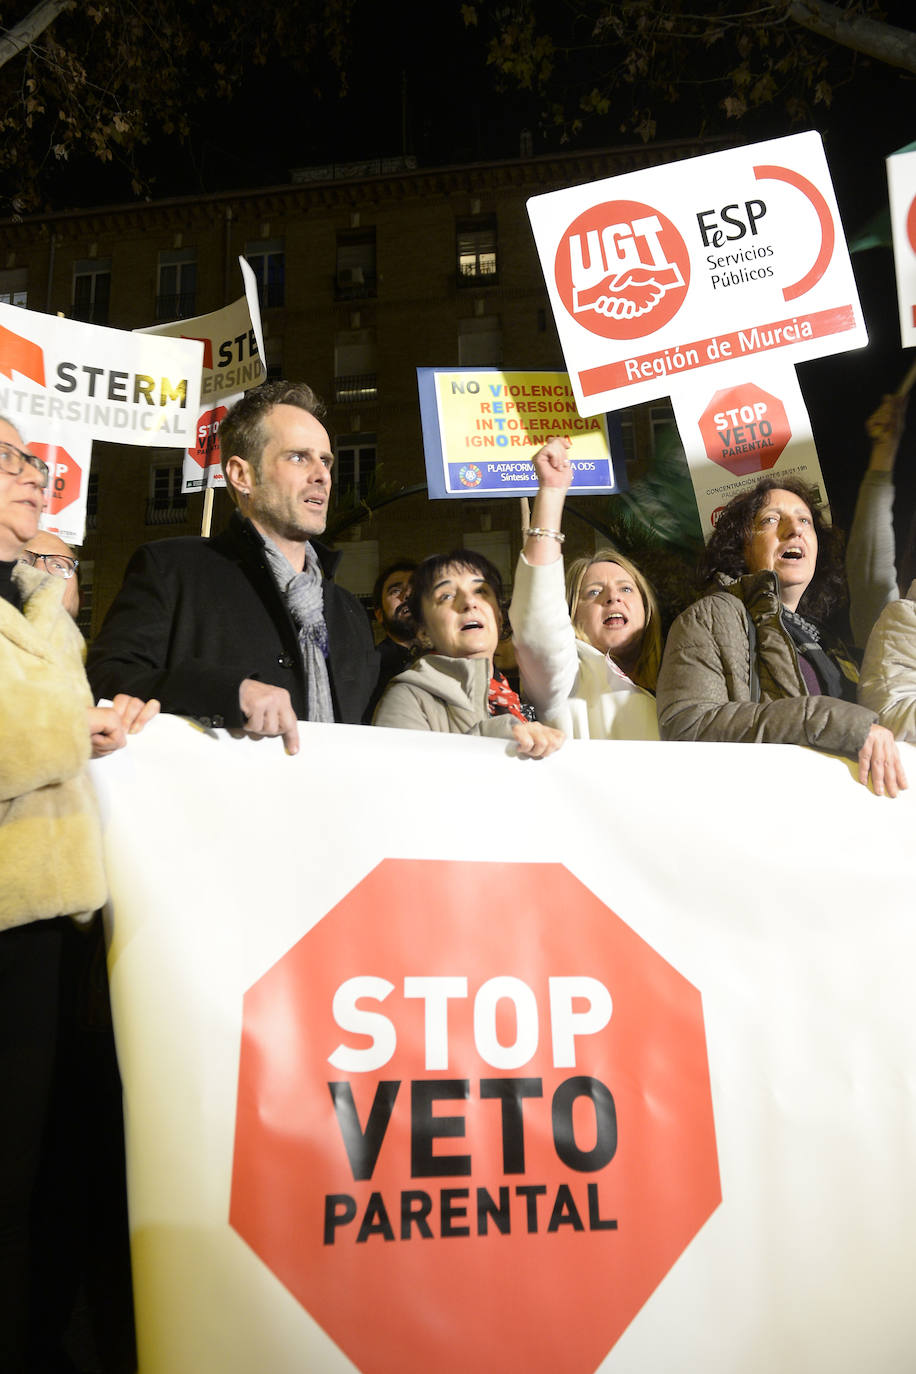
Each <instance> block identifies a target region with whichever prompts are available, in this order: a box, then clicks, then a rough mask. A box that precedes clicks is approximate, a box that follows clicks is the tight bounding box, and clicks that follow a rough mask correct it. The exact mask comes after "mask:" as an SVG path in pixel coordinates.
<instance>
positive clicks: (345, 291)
mask: <svg viewBox="0 0 916 1374" xmlns="http://www.w3.org/2000/svg"><path fill="white" fill-rule="evenodd" d="M376 283H377V275H376V269H375V230H374V229H350V230H342V231H341V232H340V233H339V234H338V235H337V274H336V277H335V286H334V294H335V296H336V298H337V300H339V301H355V300H366V299H367V298H370V297H372V296H374V295H375V292H376Z"/></svg>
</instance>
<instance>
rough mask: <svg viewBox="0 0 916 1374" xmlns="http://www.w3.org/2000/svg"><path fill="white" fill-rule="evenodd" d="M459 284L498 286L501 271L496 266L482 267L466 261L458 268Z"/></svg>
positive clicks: (467, 285)
mask: <svg viewBox="0 0 916 1374" xmlns="http://www.w3.org/2000/svg"><path fill="white" fill-rule="evenodd" d="M457 276H458V285H459V286H465V287H476V288H477V289H478V290H479V289H480V287H481V286H498V285H499V273H498V272H497V270H496V268H495V267H493V268H490V269H486V268H481V267H478V266H474V265H473V264H470V263H465V264H463V265H462V266H460V267H459V268H458V274H457Z"/></svg>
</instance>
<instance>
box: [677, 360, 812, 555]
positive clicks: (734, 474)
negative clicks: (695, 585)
mask: <svg viewBox="0 0 916 1374" xmlns="http://www.w3.org/2000/svg"><path fill="white" fill-rule="evenodd" d="M745 368H746V369H747V370H746V372H745V373H744V375H743V376H741V375H740V374H738V373H737V370H736V369H735V368H711V369H710V370H709V371H708V372H704V373H703V374H702V375H701V377H700V378H695V377H694V378H691V379H690V380H689V381H685V382H684V384H683V386H680V387H672V389H671V404H672V407H673V408H674V418H675V420H676V422H677V427H678V433H679V434H680V436H681V443H682V444H683V445H684V452H685V454H686V456H687V466H688V467H689V468H690V479H691V481H692V482H693V490H694V494H695V496H696V499H697V509H698V510H699V512H700V527H701V529H702V531H703V537H704V539H708V538H709V536H710V535H711V534H712V532H713V530H714V529H715V526H716V521H717V519H718V518H719V512H720V511H721V509H722V507H723V506H725V505H727V504H728V502H729V501H730V500H731V499H732V497H733V496H737V495H738V494H739V492H742V491H749V490H750V489H751V487H753V486H755V485H756V483H757V482H758V481H759V480H760V478H761V477H776V478H779V477H798V478H800V479H801V480H802V481H803V482H807V483H808V484H809V485H810V486H812V487H813V488H814V489H815V492H816V493H817V495H818V498H819V499H818V504H819V505H820V504H823V503H825V502H826V500H827V493H826V488H825V486H824V478H823V474H822V473H821V465H820V462H819V460H818V456H817V450H816V448H815V446H814V435H813V434H812V433H811V422H810V421H809V419H808V409H807V407H806V405H805V401H804V397H803V396H802V394H801V388H800V386H799V385H798V378H797V376H796V375H795V368H794V367H792V366H790V365H789V364H787V363H783V362H782V361H781V360H779V359H776V358H759V359H757V360H756V361H754V362H753V363H746V364H745ZM752 379H753V380H752Z"/></svg>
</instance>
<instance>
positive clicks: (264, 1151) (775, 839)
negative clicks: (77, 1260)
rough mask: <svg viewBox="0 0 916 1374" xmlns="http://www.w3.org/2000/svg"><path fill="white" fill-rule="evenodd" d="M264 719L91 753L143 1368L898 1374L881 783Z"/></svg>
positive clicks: (149, 1373) (838, 774)
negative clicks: (516, 752) (285, 725)
mask: <svg viewBox="0 0 916 1374" xmlns="http://www.w3.org/2000/svg"><path fill="white" fill-rule="evenodd" d="M301 730H302V749H301V752H300V753H299V754H298V755H297V756H295V757H293V758H288V757H286V756H285V754H284V752H283V748H282V744H281V742H280V741H279V740H267V741H259V742H254V741H252V740H250V739H243V740H232V739H229V738H228V737H227V736H226V735H225V734H224V733H222V732H219V733H215V732H212V731H207V732H205V731H202V730H198V729H196V728H195V727H193V726H191V725H189V724H187V723H186V722H183V721H179V720H176V719H174V718H169V717H166V718H160V719H158V720H156V721H154V722H153V723H152V725H150V726H149V727H148V728H147V730H146V731H145V732H144V733H143V734H141V735H139V736H136V737H132V738H131V739H130V741H129V742H128V747H127V748H126V749H125V750H124V751H122V752H121V753H120V754H118V755H116V756H114V757H112V758H111V759H108V760H104V761H100V762H99V763H97V764H94V765H92V773H93V778H94V780H95V782H96V785H97V789H98V791H99V794H100V800H101V805H102V814H103V823H104V828H105V842H106V852H107V859H108V866H109V875H110V881H111V888H112V894H113V906H112V910H111V913H110V915H111V918H112V920H113V943H112V945H111V949H110V957H109V964H110V973H111V985H112V1001H113V1008H114V1016H115V1026H116V1034H117V1044H118V1058H119V1063H120V1067H121V1071H122V1076H123V1080H124V1090H125V1101H126V1119H127V1132H128V1167H129V1184H130V1214H131V1229H132V1248H133V1272H134V1283H135V1292H136V1301H137V1318H138V1334H139V1344H140V1368H141V1369H142V1371H143V1374H201V1371H217V1370H218V1371H219V1374H251V1371H252V1370H269V1371H270V1374H300V1371H302V1370H312V1371H314V1370H321V1371H322V1374H333V1372H334V1371H337V1372H338V1374H343V1372H344V1371H350V1372H351V1374H352V1371H353V1369H354V1368H355V1369H358V1370H360V1371H362V1372H363V1374H429V1371H430V1370H436V1371H437V1374H466V1371H467V1370H469V1369H472V1370H473V1369H478V1370H481V1371H484V1370H495V1369H499V1370H504V1371H506V1374H522V1372H524V1374H561V1372H562V1374H593V1371H596V1370H601V1371H604V1374H646V1371H656V1370H703V1371H704V1374H735V1371H738V1370H740V1371H741V1374H772V1371H773V1370H779V1371H781V1374H809V1372H810V1371H811V1370H828V1369H829V1370H830V1371H831V1374H861V1371H862V1370H864V1369H875V1370H896V1369H899V1370H903V1369H907V1368H909V1365H910V1363H911V1361H912V1352H913V1350H914V1349H916V1305H914V1303H913V1300H912V1272H913V1264H914V1259H916V1239H914V1237H916V1173H914V1170H913V1168H912V1159H913V1155H914V1150H916V1124H914V1123H916V1079H914V1074H913V1064H914V1063H916V1008H914V1001H913V995H912V970H913V967H914V964H916V925H914V922H913V921H912V919H911V912H912V893H913V886H914V865H916V861H914V857H913V844H912V835H913V825H914V820H916V788H914V789H913V790H911V791H910V792H908V793H904V794H903V795H902V796H900V797H899V798H898V799H897V800H895V801H890V800H888V799H883V798H877V797H875V796H873V795H872V794H871V793H869V792H868V791H867V790H866V789H865V788H863V787H861V786H860V785H859V784H858V783H857V782H856V781H855V780H854V777H853V772H854V770H853V766H852V765H851V764H849V763H847V762H846V761H843V760H839V759H834V758H831V757H829V756H827V755H823V754H818V753H816V752H813V751H809V750H804V749H800V748H792V747H790V746H778V745H761V746H758V747H756V748H750V747H748V746H741V745H698V744H683V745H674V744H658V743H637V742H611V741H605V742H597V741H592V742H586V741H582V742H579V741H574V742H572V743H568V744H567V745H566V746H564V748H563V749H562V750H560V752H559V753H558V754H556V755H554V756H553V757H551V758H549V759H547V760H545V761H544V762H541V763H530V762H523V761H519V760H518V759H515V758H512V757H510V756H509V754H510V751H509V750H507V748H506V747H505V746H503V745H502V744H500V743H499V742H497V741H491V740H480V739H462V738H459V737H454V736H445V735H427V734H423V733H420V732H417V733H414V732H402V731H393V730H368V729H360V728H359V727H355V726H353V727H347V726H320V725H305V726H303V727H301ZM902 752H903V754H904V762H905V764H906V765H907V767H908V769H909V772H910V776H911V778H916V750H913V749H912V748H909V747H907V746H904V747H903V748H902ZM787 779H790V781H787ZM204 818H206V819H205V821H204ZM774 818H775V823H774ZM163 855H168V862H167V863H165V862H163Z"/></svg>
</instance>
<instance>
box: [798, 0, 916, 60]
mask: <svg viewBox="0 0 916 1374" xmlns="http://www.w3.org/2000/svg"><path fill="white" fill-rule="evenodd" d="M788 13H789V17H790V18H792V19H794V20H795V22H796V24H801V26H802V27H803V28H805V29H810V30H811V32H812V33H817V34H820V35H821V37H822V38H830V39H832V40H833V42H834V43H839V44H840V45H841V46H842V47H844V48H852V49H853V51H855V52H860V53H863V54H864V55H865V56H866V57H874V58H876V59H877V61H879V62H885V63H887V65H888V66H890V67H902V68H903V70H904V71H905V72H913V73H914V74H916V34H914V33H911V32H910V31H908V30H907V29H898V28H895V27H894V25H893V24H886V23H884V22H883V21H881V20H878V19H869V18H868V17H867V15H850V14H848V13H847V12H846V11H845V10H841V9H840V8H839V6H838V5H831V4H829V3H828V0H790V4H789V7H788Z"/></svg>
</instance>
